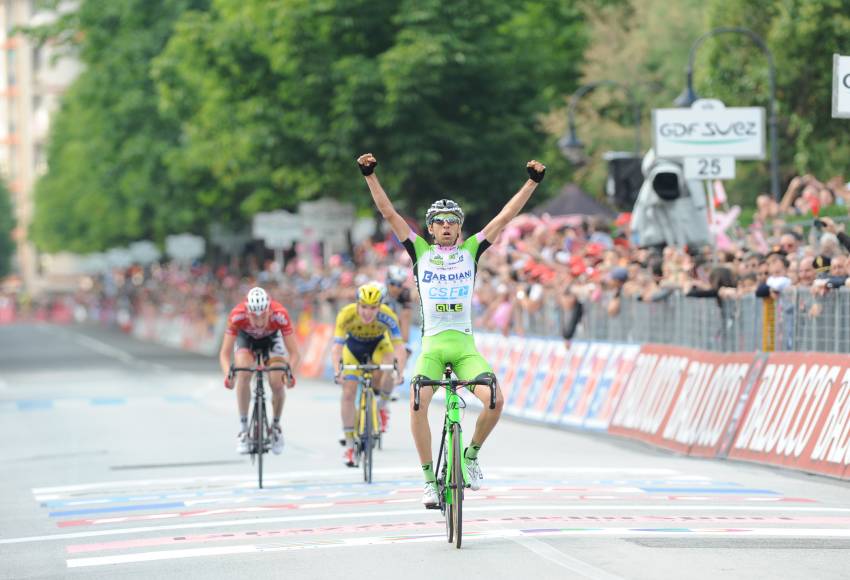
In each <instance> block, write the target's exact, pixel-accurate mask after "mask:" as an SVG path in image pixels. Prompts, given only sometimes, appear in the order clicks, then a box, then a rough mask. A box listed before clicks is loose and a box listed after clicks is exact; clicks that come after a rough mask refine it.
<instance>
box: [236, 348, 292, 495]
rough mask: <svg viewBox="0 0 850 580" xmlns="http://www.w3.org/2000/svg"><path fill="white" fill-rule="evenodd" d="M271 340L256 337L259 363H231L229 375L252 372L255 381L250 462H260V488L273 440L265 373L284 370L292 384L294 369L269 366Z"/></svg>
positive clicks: (250, 435)
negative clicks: (241, 364)
mask: <svg viewBox="0 0 850 580" xmlns="http://www.w3.org/2000/svg"><path fill="white" fill-rule="evenodd" d="M269 349H270V343H269V342H268V341H266V342H263V341H256V344H254V345H253V347H252V348H251V350H252V351H253V353H254V358H255V360H256V364H255V366H253V367H235V366H233V365H230V373H229V375H228V379H229V380H230V381H233V379H234V377H235V375H236V373H237V372H240V371H242V372H249V373H251V375H252V376H251V380H252V381H253V383H254V396H253V400H252V401H251V411H250V414H249V417H250V418H249V420H248V431H247V433H248V454H249V455H250V456H251V464H254V463H255V462H256V464H257V481H258V483H259V486H260V489H262V488H263V455H265V454H266V453H268V452H269V449H271V443H272V428H271V425H270V424H269V414H268V410H267V409H266V390H265V387H264V386H263V383H264V377H265V373H270V372H276V371H279V372H282V373H283V374H284V375H285V376H286V381H287V382H288V383H289V384H292V371H291V370H290V368H289V365H286V364H281V365H276V366H266V362H267V361H268V359H269Z"/></svg>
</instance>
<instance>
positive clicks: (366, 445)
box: [360, 389, 375, 483]
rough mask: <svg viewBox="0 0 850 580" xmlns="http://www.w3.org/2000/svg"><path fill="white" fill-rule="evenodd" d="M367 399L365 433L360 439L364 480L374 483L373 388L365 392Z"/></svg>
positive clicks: (364, 422) (364, 414)
mask: <svg viewBox="0 0 850 580" xmlns="http://www.w3.org/2000/svg"><path fill="white" fill-rule="evenodd" d="M363 396H364V398H365V399H366V405H365V406H366V408H365V409H364V413H363V418H364V421H363V435H362V438H361V440H360V444H361V449H362V452H363V481H365V482H366V483H372V448H373V447H374V446H375V445H374V433H373V432H372V421H373V420H374V417H373V415H372V403H373V397H374V395H373V394H372V391H371V389H368V390H367V391H366V392H364V393H363Z"/></svg>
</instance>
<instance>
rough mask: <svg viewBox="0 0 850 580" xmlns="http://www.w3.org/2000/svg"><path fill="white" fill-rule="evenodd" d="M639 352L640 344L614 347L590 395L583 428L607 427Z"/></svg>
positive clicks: (600, 428)
mask: <svg viewBox="0 0 850 580" xmlns="http://www.w3.org/2000/svg"><path fill="white" fill-rule="evenodd" d="M639 353H640V346H638V345H636V344H619V345H616V346H615V347H614V350H613V352H612V354H611V357H610V358H609V359H608V364H607V365H605V370H604V371H603V372H602V377H601V378H600V379H599V382H598V384H597V385H596V389H595V391H594V392H593V393H592V395H591V398H590V406H589V408H588V409H587V413H586V414H585V417H584V423H583V426H584V427H585V428H587V429H598V430H602V429H607V428H608V425H609V424H610V423H611V417H612V416H613V414H614V409H616V408H617V403H618V402H619V401H620V396H621V395H622V394H623V388H624V387H625V385H626V381H627V380H628V378H629V375H630V374H631V372H632V369H633V368H634V366H635V361H636V360H637V357H638V354H639Z"/></svg>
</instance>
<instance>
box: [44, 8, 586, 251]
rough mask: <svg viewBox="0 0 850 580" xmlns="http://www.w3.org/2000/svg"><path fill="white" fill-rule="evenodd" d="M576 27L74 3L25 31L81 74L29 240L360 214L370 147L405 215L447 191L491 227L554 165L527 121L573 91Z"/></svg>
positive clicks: (423, 16)
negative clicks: (50, 44)
mask: <svg viewBox="0 0 850 580" xmlns="http://www.w3.org/2000/svg"><path fill="white" fill-rule="evenodd" d="M583 30H584V28H583V15H582V13H581V12H580V11H579V10H578V9H576V8H575V7H572V6H571V5H569V3H564V2H560V1H558V0H507V1H505V0H501V1H496V0H483V1H481V0H479V1H476V2H473V1H471V0H459V1H458V2H452V3H447V2H442V1H440V0H417V1H413V0H402V1H401V2H399V1H398V0H394V1H390V0H369V1H368V2H367V1H365V0H346V1H342V0H272V1H270V0H245V1H243V2H232V1H229V0H211V2H210V1H207V0H151V1H148V0H126V1H122V2H113V1H111V0H82V1H81V2H80V6H79V10H78V11H77V12H75V13H72V14H69V15H67V16H65V17H63V18H61V19H60V20H59V21H58V22H57V24H55V25H52V26H49V27H44V28H40V29H37V30H34V31H31V34H32V35H33V36H34V37H36V38H41V39H47V38H60V39H64V40H65V42H67V43H69V44H72V45H73V46H74V49H75V50H76V51H77V52H78V54H79V56H80V58H81V60H82V61H83V64H84V65H85V72H84V73H83V74H82V75H81V76H80V77H79V78H78V80H77V81H76V82H75V83H74V85H73V87H72V88H71V89H70V90H69V92H68V93H67V94H66V95H65V98H64V102H63V105H62V108H61V110H60V111H59V113H58V114H57V115H56V117H55V121H54V124H53V130H52V135H51V138H50V143H49V147H48V165H49V169H48V172H47V174H46V175H45V176H44V177H43V178H42V179H41V180H40V182H39V183H38V185H37V191H36V216H35V219H34V223H33V229H32V233H33V237H34V238H35V240H36V241H37V243H38V245H39V246H40V247H41V248H42V249H44V250H48V251H54V250H58V249H60V248H61V249H70V250H76V251H91V250H96V249H104V248H107V247H109V246H113V245H117V244H121V243H125V242H127V241H131V240H134V239H139V238H149V237H150V238H154V239H160V240H161V239H162V237H163V236H164V235H166V234H169V233H175V232H180V231H186V230H190V231H195V232H197V233H206V230H207V227H208V226H209V224H211V223H213V222H221V223H230V224H232V225H241V224H244V223H245V222H247V221H248V220H249V219H250V217H251V216H252V215H253V214H254V213H256V212H258V211H263V210H270V209H275V208H281V207H283V208H290V209H291V208H293V207H294V206H295V205H296V204H297V203H298V202H299V201H300V200H304V199H313V198H316V197H320V196H332V197H337V198H343V199H354V200H356V201H357V202H358V203H359V204H360V205H367V204H368V202H369V200H368V196H364V189H363V184H362V183H361V181H360V178H359V174H358V172H357V170H356V166H355V165H354V159H355V158H356V156H357V155H358V154H359V153H361V152H364V151H372V152H374V153H375V154H376V155H377V156H378V158H379V159H380V162H381V167H380V171H381V172H382V177H383V178H384V182H385V184H386V185H387V187H388V189H389V190H390V191H392V192H393V194H394V197H395V198H396V199H399V201H400V205H401V207H402V209H406V210H408V211H415V210H416V209H418V208H420V207H421V206H422V204H424V203H426V201H427V202H430V200H431V198H433V197H436V196H443V195H451V196H456V197H457V198H458V199H460V200H463V201H465V202H467V203H468V204H469V206H470V209H472V210H473V211H474V210H475V209H476V208H480V209H482V210H484V212H483V213H486V214H487V215H485V216H482V218H484V219H486V218H488V217H489V216H490V215H491V214H492V213H493V212H495V211H497V210H498V209H499V208H500V207H501V203H497V202H494V201H493V197H492V196H493V195H497V196H498V198H497V199H499V200H501V199H506V197H507V195H509V194H510V193H512V192H513V191H514V190H515V189H516V188H517V187H518V186H519V185H520V184H521V183H522V181H523V179H524V171H523V166H524V163H525V161H527V160H528V159H529V158H532V157H542V158H544V159H546V160H548V158H553V157H554V156H555V152H554V149H553V147H552V145H553V140H552V139H550V138H549V136H547V135H546V133H545V132H544V130H543V127H542V126H541V123H540V116H541V115H542V114H545V113H547V112H549V111H550V110H551V109H552V108H553V107H554V106H556V105H557V104H558V103H559V102H560V99H561V98H562V96H563V95H564V94H566V93H569V92H570V91H572V90H573V89H574V88H575V81H576V77H577V72H576V71H577V67H578V63H579V62H580V56H581V53H582V51H583V48H584V45H585V37H584V35H583ZM557 166H558V163H557V162H556V163H555V169H554V171H555V172H557V171H558V169H557ZM472 221H473V222H474V221H475V220H474V219H473V220H472ZM473 225H475V224H474V223H473Z"/></svg>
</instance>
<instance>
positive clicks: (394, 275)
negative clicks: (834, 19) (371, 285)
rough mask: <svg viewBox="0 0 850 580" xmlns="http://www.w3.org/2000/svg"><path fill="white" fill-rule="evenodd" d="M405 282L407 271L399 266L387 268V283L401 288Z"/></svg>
mask: <svg viewBox="0 0 850 580" xmlns="http://www.w3.org/2000/svg"><path fill="white" fill-rule="evenodd" d="M406 280H407V271H406V270H405V269H404V268H402V267H401V266H395V265H393V266H390V267H389V268H387V282H388V283H390V284H395V285H396V286H401V285H402V284H404V282H405V281H406Z"/></svg>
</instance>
